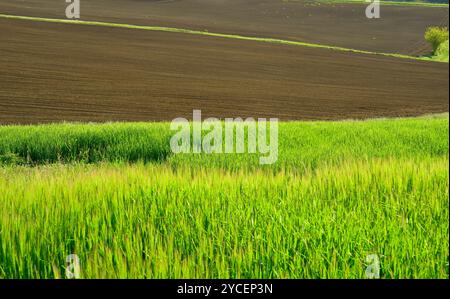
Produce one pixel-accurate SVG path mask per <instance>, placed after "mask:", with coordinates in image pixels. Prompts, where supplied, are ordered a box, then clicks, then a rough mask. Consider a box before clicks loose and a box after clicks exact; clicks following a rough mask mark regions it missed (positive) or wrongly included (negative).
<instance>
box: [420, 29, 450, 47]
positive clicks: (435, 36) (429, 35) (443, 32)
mask: <svg viewBox="0 0 450 299" xmlns="http://www.w3.org/2000/svg"><path fill="white" fill-rule="evenodd" d="M425 39H426V40H427V41H428V42H429V43H430V44H431V46H432V47H433V53H435V52H436V50H437V49H438V48H439V46H440V45H441V44H442V43H443V42H446V41H448V28H447V27H430V28H428V29H427V31H426V32H425Z"/></svg>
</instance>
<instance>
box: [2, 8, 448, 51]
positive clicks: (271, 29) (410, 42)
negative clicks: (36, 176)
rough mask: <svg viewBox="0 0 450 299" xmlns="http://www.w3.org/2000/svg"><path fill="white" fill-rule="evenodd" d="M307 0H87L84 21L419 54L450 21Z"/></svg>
mask: <svg viewBox="0 0 450 299" xmlns="http://www.w3.org/2000/svg"><path fill="white" fill-rule="evenodd" d="M312 2H314V1H304V0H82V1H81V18H82V20H95V21H108V22H117V23H129V24H137V25H163V26H172V27H180V28H191V29H197V30H209V31H211V32H219V33H233V34H242V35H250V36H260V37H274V38H282V39H289V40H298V41H304V42H311V43H319V44H326V45H334V46H341V47H346V48H352V49H359V50H368V51H374V52H389V53H402V54H408V55H419V54H424V53H427V52H429V51H430V48H429V46H428V45H427V44H426V43H425V42H424V40H423V33H424V31H425V29H426V28H427V27H429V26H431V25H441V26H448V20H449V18H448V15H449V12H448V8H435V7H433V8H430V7H413V6H403V7H402V6H389V5H382V7H381V18H380V19H377V20H369V19H367V18H366V17H365V8H366V5H365V4H328V5H326V4H321V5H318V4H313V3H312ZM66 5H67V4H66V3H65V1H64V0H39V1H35V0H21V1H12V0H1V1H0V13H4V14H16V15H26V16H37V17H52V18H65V7H66Z"/></svg>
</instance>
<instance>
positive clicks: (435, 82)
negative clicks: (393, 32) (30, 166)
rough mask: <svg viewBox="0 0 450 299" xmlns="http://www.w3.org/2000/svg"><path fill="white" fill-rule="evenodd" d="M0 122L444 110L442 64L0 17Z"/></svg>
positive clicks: (286, 117)
mask: <svg viewBox="0 0 450 299" xmlns="http://www.w3.org/2000/svg"><path fill="white" fill-rule="evenodd" d="M0 28H1V30H0V123H40V122H54V121H63V120H64V121H109V120H127V121H128V120H130V121H149V120H155V121H159V120H171V119H173V118H175V117H180V116H187V117H190V116H191V115H192V110H193V109H201V110H202V111H203V114H204V116H216V117H226V116H233V117H236V116H241V117H246V116H252V117H258V116H260V117H273V116H275V117H279V118H281V119H282V120H294V119H295V120H297V119H346V118H368V117H380V116H408V115H419V114H424V113H432V112H445V111H448V106H449V103H448V95H449V84H448V78H449V77H448V75H449V69H448V64H445V63H433V62H421V61H413V60H405V59H397V58H388V57H382V56H375V55H360V54H354V53H346V52H338V51H332V50H326V49H314V48H305V47H297V46H283V45H275V44H268V43H259V42H249V41H239V40H232V39H224V38H212V37H205V36H193V35H188V34H178V33H164V32H152V31H141V30H131V29H118V28H106V27H92V26H80V25H67V24H50V23H41V22H32V21H21V20H6V19H1V18H0Z"/></svg>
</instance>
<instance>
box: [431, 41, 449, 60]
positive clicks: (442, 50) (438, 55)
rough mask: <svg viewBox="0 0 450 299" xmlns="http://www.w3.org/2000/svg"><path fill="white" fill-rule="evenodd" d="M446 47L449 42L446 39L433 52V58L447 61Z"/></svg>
mask: <svg viewBox="0 0 450 299" xmlns="http://www.w3.org/2000/svg"><path fill="white" fill-rule="evenodd" d="M448 48H449V42H448V40H446V41H445V42H443V43H442V44H440V45H439V47H438V48H437V50H436V52H435V53H434V59H436V60H439V61H447V62H448Z"/></svg>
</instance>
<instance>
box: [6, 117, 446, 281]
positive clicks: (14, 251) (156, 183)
mask: <svg viewBox="0 0 450 299" xmlns="http://www.w3.org/2000/svg"><path fill="white" fill-rule="evenodd" d="M172 134H173V132H172V131H170V124H168V123H108V124H55V125H39V126H0V278H65V267H66V264H65V260H66V257H67V256H68V255H70V254H77V255H78V256H79V258H80V262H81V278H365V277H366V276H365V273H366V272H365V271H366V268H367V267H368V265H367V260H366V258H367V256H369V255H372V254H375V255H377V256H378V257H379V260H380V268H381V273H380V275H381V278H449V166H448V162H449V115H448V114H442V115H435V116H424V117H417V118H403V119H377V120H366V121H340V122H283V123H280V128H279V140H280V143H279V159H278V162H277V163H276V164H273V165H259V163H258V162H259V155H253V154H233V155H229V154H222V155H219V154H216V155H214V154H213V155H207V154H179V155H175V154H172V153H171V151H170V144H169V140H170V137H171V136H172Z"/></svg>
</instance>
